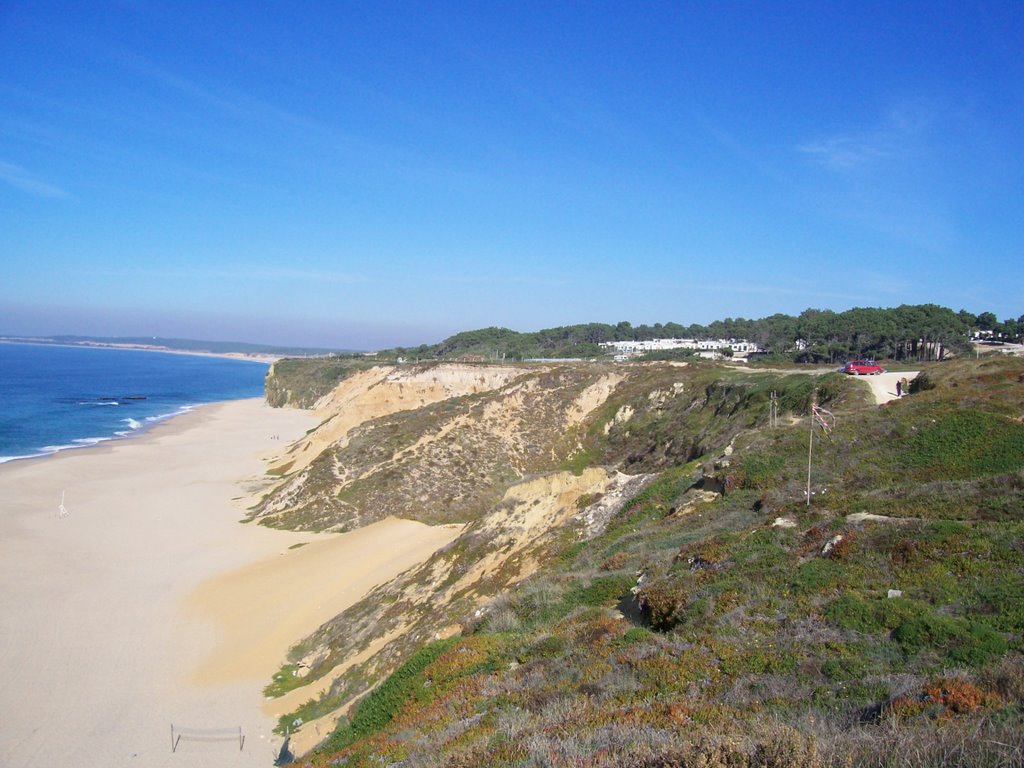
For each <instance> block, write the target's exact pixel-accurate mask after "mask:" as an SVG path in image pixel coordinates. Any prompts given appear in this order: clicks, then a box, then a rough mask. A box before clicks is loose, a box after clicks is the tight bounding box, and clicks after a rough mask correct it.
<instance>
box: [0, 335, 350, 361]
mask: <svg viewBox="0 0 1024 768" xmlns="http://www.w3.org/2000/svg"><path fill="white" fill-rule="evenodd" d="M0 341H6V342H14V343H25V344H28V343H31V344H62V345H71V346H82V347H132V348H139V349H157V350H166V351H168V352H196V353H199V352H202V353H208V354H214V355H227V354H239V355H251V356H262V355H266V356H274V357H311V356H316V355H330V354H351V353H352V350H339V349H327V348H325V347H279V346H273V345H270V344H250V343H248V342H244V341H200V340H197V339H166V338H162V337H159V336H115V337H109V336H0Z"/></svg>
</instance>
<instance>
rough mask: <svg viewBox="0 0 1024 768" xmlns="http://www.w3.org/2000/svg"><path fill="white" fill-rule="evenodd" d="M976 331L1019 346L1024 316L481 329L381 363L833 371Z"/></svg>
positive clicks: (851, 316)
mask: <svg viewBox="0 0 1024 768" xmlns="http://www.w3.org/2000/svg"><path fill="white" fill-rule="evenodd" d="M972 331H975V332H976V331H984V332H990V333H994V334H998V335H999V336H1000V337H1001V338H1004V339H1006V340H1014V339H1019V338H1021V336H1022V335H1024V316H1022V317H1021V318H1019V319H1017V320H1014V319H1012V318H1010V319H1006V320H1004V321H1003V322H999V321H998V320H997V319H996V317H995V315H993V314H992V313H991V312H982V313H981V314H980V315H974V314H972V313H970V312H966V311H964V310H961V311H960V312H954V311H953V310H951V309H948V308H946V307H940V306H938V305H936V304H917V305H902V306H899V307H893V308H884V309H883V308H875V307H857V308H854V309H849V310H846V311H844V312H833V311H832V310H828V309H806V310H804V311H803V312H801V313H800V314H799V315H796V316H794V315H784V314H775V315H770V316H769V317H763V318H760V319H757V320H753V319H745V318H742V317H739V318H725V319H724V320H715V321H714V322H712V323H709V324H708V325H700V324H697V323H694V324H691V325H687V326H683V325H680V324H679V323H665V324H662V323H655V324H654V325H637V326H633V325H631V324H630V323H628V322H621V323H617V324H615V325H609V324H606V323H586V324H582V325H569V326H562V327H559V328H547V329H544V330H541V331H535V332H532V333H520V332H517V331H513V330H510V329H508V328H482V329H479V330H475V331H464V332H462V333H458V334H455V335H454V336H451V337H449V338H447V339H445V340H444V341H442V342H440V343H438V344H423V345H421V346H419V347H414V348H399V349H391V350H385V351H383V352H380V353H379V357H381V358H390V359H394V358H396V357H403V358H407V359H410V360H413V359H415V360H418V361H423V360H437V359H442V360H451V359H456V358H460V357H462V358H464V357H478V358H480V359H482V360H483V359H486V360H495V361H496V360H523V359H530V358H570V357H575V358H593V357H598V356H600V355H602V354H603V353H604V350H602V348H601V347H600V346H599V345H600V344H601V343H602V342H609V341H646V340H650V339H665V338H688V339H746V340H748V341H751V342H755V343H756V344H758V345H760V346H761V347H762V348H763V349H764V350H766V352H767V353H768V354H769V355H770V356H772V357H775V358H788V359H791V360H795V361H797V362H818V363H822V362H827V363H829V364H834V363H837V362H839V361H844V362H845V361H846V360H847V359H849V358H850V357H876V358H879V359H882V358H886V359H894V360H932V359H942V358H944V357H946V356H948V355H949V354H951V353H952V354H962V353H964V352H967V351H969V344H968V340H969V337H970V334H971V333H972ZM798 342H800V343H798ZM675 354H677V355H678V354H679V352H676V353H675Z"/></svg>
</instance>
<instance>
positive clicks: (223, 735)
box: [171, 723, 245, 752]
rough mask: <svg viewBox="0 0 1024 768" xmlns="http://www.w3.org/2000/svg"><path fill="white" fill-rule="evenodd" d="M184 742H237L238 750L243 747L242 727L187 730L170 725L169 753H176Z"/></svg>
mask: <svg viewBox="0 0 1024 768" xmlns="http://www.w3.org/2000/svg"><path fill="white" fill-rule="evenodd" d="M182 739H185V740H186V741H232V742H234V741H237V742H238V749H239V750H241V749H242V747H244V746H245V734H243V733H242V726H240V725H239V726H237V727H232V728H189V727H185V726H181V725H174V723H171V752H177V751H178V744H179V743H180V742H181V740H182Z"/></svg>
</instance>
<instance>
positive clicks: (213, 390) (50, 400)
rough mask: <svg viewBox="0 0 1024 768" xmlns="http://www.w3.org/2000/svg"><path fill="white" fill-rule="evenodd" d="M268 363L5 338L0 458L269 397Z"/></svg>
mask: <svg viewBox="0 0 1024 768" xmlns="http://www.w3.org/2000/svg"><path fill="white" fill-rule="evenodd" d="M267 367H268V366H267V364H266V363H263V362H257V361H250V360H232V359H227V358H218V357H200V356H196V355H178V354H170V353H164V352H149V351H142V350H127V349H107V348H87V347H59V346H51V345H35V344H0V463H3V462H6V461H11V460H13V459H20V458H30V457H34V456H46V455H48V454H52V453H56V452H58V451H63V450H70V449H73V448H82V447H85V446H90V445H96V444H97V443H100V442H103V441H105V440H117V439H120V438H125V437H128V436H130V435H132V434H136V433H138V432H139V431H140V430H143V429H145V428H146V427H147V426H151V425H153V424H155V423H157V422H160V421H162V420H164V419H167V418H170V417H172V416H174V415H176V414H179V413H183V412H185V411H188V410H190V409H191V408H193V407H194V406H196V405H200V404H202V403H211V402H216V401H219V400H236V399H239V398H246V397H261V396H262V395H263V378H264V376H265V375H266V372H267Z"/></svg>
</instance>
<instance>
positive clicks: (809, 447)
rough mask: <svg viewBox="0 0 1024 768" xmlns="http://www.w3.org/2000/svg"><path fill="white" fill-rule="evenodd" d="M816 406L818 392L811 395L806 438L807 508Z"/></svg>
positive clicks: (809, 495) (809, 493)
mask: <svg viewBox="0 0 1024 768" xmlns="http://www.w3.org/2000/svg"><path fill="white" fill-rule="evenodd" d="M817 404H818V390H814V391H813V392H812V393H811V413H810V422H811V428H810V432H809V433H808V436H807V506H808V508H809V507H810V506H811V451H812V449H813V448H814V406H815V405H817Z"/></svg>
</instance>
